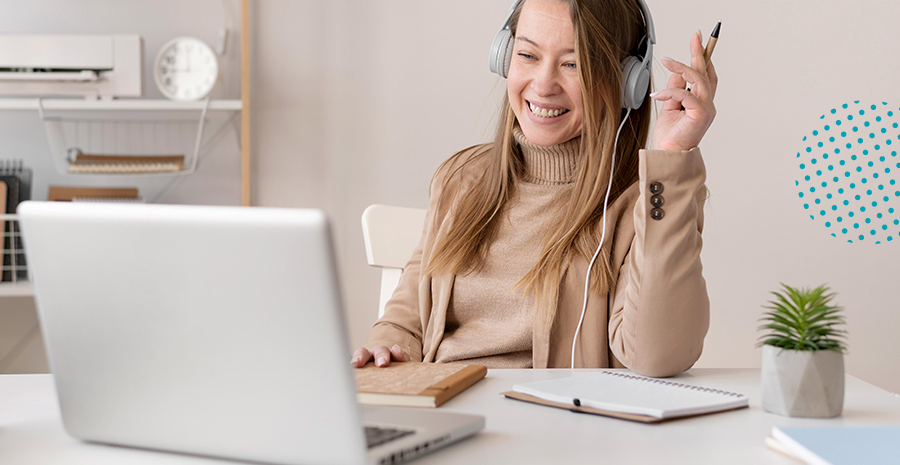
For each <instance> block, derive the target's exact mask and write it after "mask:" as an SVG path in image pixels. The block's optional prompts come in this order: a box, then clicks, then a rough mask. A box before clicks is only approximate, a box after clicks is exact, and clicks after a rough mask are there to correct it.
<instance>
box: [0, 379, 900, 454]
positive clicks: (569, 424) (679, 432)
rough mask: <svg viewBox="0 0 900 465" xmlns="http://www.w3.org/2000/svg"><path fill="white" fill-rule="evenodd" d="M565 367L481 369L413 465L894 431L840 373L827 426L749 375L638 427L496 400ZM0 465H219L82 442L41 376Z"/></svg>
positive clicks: (14, 405)
mask: <svg viewBox="0 0 900 465" xmlns="http://www.w3.org/2000/svg"><path fill="white" fill-rule="evenodd" d="M570 373H571V371H570V370H490V371H488V375H487V377H486V378H485V379H484V380H482V381H479V382H478V383H477V384H476V385H475V386H473V387H471V388H469V389H468V390H467V391H465V392H463V393H462V394H460V395H459V396H457V397H456V398H454V399H452V400H450V401H449V402H447V403H446V404H444V406H442V407H441V410H448V411H458V412H467V413H475V414H480V415H484V416H485V417H486V418H487V427H486V428H485V430H484V431H482V432H481V433H479V434H478V435H476V436H475V437H473V438H470V439H468V440H465V441H463V442H461V443H458V444H456V445H452V446H450V447H448V448H446V449H443V450H441V451H439V452H436V453H434V454H432V455H429V456H426V457H423V458H422V459H419V460H417V461H415V462H413V463H416V464H422V465H426V464H459V463H516V464H530V463H566V464H569V463H573V464H574V463H609V464H618V463H664V464H677V463H690V464H717V465H718V464H722V463H729V464H743V463H746V464H794V465H796V462H794V461H792V460H790V459H787V458H785V457H782V456H780V455H778V454H777V453H775V452H772V451H770V450H768V449H767V448H766V447H765V445H764V443H763V441H764V439H765V437H766V435H767V434H768V433H769V431H770V430H771V429H772V426H774V425H778V426H836V425H888V424H893V425H900V398H897V397H894V396H892V395H891V394H890V393H889V392H887V391H885V390H883V389H880V388H877V387H875V386H872V385H870V384H868V383H865V382H863V381H861V380H859V379H857V378H854V377H852V376H849V375H848V376H847V388H846V398H845V402H844V413H843V415H842V416H841V417H839V418H836V419H832V420H811V419H797V418H785V417H780V416H777V415H772V414H769V413H766V412H765V411H763V410H762V408H761V407H760V397H759V370H742V369H740V370H739V369H695V370H691V371H690V372H688V373H686V374H682V375H680V376H678V377H677V378H676V379H677V381H679V382H682V383H688V384H699V385H702V386H706V387H712V388H717V389H724V390H727V391H736V392H741V393H744V394H747V395H748V396H750V408H749V409H741V410H735V411H731V412H725V413H718V414H714V415H707V416H701V417H695V418H689V419H682V420H676V421H671V422H667V423H661V424H655V425H647V424H642V423H634V422H629V421H624V420H617V419H612V418H605V417H599V416H594V415H582V414H575V413H571V412H567V411H564V410H559V409H552V408H548V407H541V406H538V405H532V404H528V403H524V402H519V401H515V400H510V399H505V398H503V397H502V396H500V395H499V394H498V393H499V392H502V391H506V390H509V389H510V388H511V387H512V385H513V384H515V383H518V382H525V381H532V380H539V379H547V378H554V377H559V376H569V375H570ZM0 462H2V463H4V464H38V463H40V464H48V465H50V464H92V465H103V464H117V465H121V464H125V465H131V464H162V465H169V464H179V465H187V464H193V465H199V464H213V463H216V464H222V463H234V462H228V461H219V460H212V459H206V458H200V457H189V456H182V455H176V454H168V453H159V452H152V451H144V450H136V449H129V448H124V447H110V446H103V445H95V444H88V443H84V442H80V441H77V440H75V439H72V438H70V437H69V436H67V435H66V433H65V432H64V431H63V429H62V424H61V422H60V417H59V411H58V406H57V402H56V396H55V391H54V388H53V380H52V379H51V377H50V375H2V376H0Z"/></svg>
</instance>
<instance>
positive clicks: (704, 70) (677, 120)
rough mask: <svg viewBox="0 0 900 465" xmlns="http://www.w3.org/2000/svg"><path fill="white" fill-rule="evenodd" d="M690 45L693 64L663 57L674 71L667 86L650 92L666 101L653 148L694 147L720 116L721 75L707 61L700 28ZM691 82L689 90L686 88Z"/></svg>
mask: <svg viewBox="0 0 900 465" xmlns="http://www.w3.org/2000/svg"><path fill="white" fill-rule="evenodd" d="M690 47H691V66H687V65H685V64H684V63H679V62H677V61H675V60H672V59H671V58H665V57H664V58H663V59H662V64H663V66H665V67H666V68H667V69H668V70H669V71H671V72H672V73H673V74H672V76H671V77H670V78H669V84H668V86H667V87H666V88H665V89H664V90H661V91H659V92H654V93H652V94H650V98H652V99H654V100H658V101H660V102H664V103H663V106H662V111H660V112H659V118H658V119H657V120H656V127H655V128H654V129H653V148H656V149H661V150H690V149H692V148H694V147H696V146H697V145H699V144H700V139H703V135H704V134H706V130H707V129H709V126H710V125H711V124H712V122H713V119H714V118H715V117H716V107H715V105H713V98H715V96H716V86H717V85H718V83H719V78H718V76H717V75H716V70H715V68H714V67H713V65H712V62H710V63H709V65H707V64H706V60H705V59H704V57H703V54H704V50H703V42H702V40H701V38H700V31H697V33H696V34H694V35H693V36H691V45H690ZM688 83H690V84H691V90H689V91H688V90H685V84H688ZM682 107H684V108H682Z"/></svg>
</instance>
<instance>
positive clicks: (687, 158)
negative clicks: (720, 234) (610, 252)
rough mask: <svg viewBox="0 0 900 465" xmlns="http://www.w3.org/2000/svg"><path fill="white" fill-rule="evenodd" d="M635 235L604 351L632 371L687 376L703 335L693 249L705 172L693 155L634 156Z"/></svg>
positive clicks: (701, 292) (701, 286)
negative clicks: (636, 158) (636, 167)
mask: <svg viewBox="0 0 900 465" xmlns="http://www.w3.org/2000/svg"><path fill="white" fill-rule="evenodd" d="M639 158H640V162H639V163H640V167H639V173H640V174H639V181H638V183H639V188H640V191H639V195H638V199H637V203H636V204H635V206H634V213H633V215H634V229H635V234H634V238H633V240H632V243H631V248H630V250H629V252H628V254H627V256H626V257H625V261H624V263H623V264H622V267H621V268H620V270H619V277H618V284H617V286H616V293H615V298H614V301H613V306H612V309H611V312H610V319H609V345H610V349H611V350H612V352H613V354H614V355H615V357H616V358H617V359H619V360H620V361H621V362H622V363H623V364H625V366H627V367H629V368H630V369H631V370H632V371H634V372H637V373H640V374H643V375H647V376H655V377H663V376H672V375H675V374H678V373H681V372H683V371H685V370H688V369H689V368H690V367H691V366H693V364H694V363H695V362H696V361H697V359H698V358H700V353H701V352H702V350H703V339H704V337H705V336H706V332H707V330H708V328H709V296H708V295H707V291H706V281H705V280H704V279H703V266H702V265H701V263H700V249H701V247H702V245H703V240H702V238H701V236H700V234H701V232H702V230H703V205H704V203H705V199H706V187H705V185H704V182H705V181H706V168H705V166H704V164H703V158H702V157H701V155H700V149H699V148H696V147H695V148H694V149H692V150H688V151H667V150H641V151H640V157H639Z"/></svg>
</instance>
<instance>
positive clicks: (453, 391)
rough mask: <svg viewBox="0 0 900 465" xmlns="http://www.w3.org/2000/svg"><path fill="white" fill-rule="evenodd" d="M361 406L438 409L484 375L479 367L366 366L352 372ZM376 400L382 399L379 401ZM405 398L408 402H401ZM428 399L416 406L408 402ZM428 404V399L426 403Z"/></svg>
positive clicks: (416, 364)
mask: <svg viewBox="0 0 900 465" xmlns="http://www.w3.org/2000/svg"><path fill="white" fill-rule="evenodd" d="M354 373H355V375H356V390H357V392H358V393H359V396H358V398H359V401H360V403H367V404H377V405H399V406H423V405H428V406H430V407H438V406H440V405H441V404H443V403H444V402H446V401H448V400H450V399H451V398H453V396H455V395H457V394H459V393H460V392H462V391H464V390H466V388H468V387H469V386H471V385H473V384H475V383H476V382H477V381H478V380H480V379H481V378H484V376H485V375H486V374H487V368H486V367H484V366H481V365H455V364H444V363H420V362H393V363H391V364H390V365H388V366H386V367H383V368H379V367H376V366H375V364H374V363H371V362H370V363H369V364H367V365H366V366H364V367H362V368H357V369H355V370H354ZM378 396H383V397H382V398H381V399H378ZM404 397H406V398H407V399H406V400H404ZM421 397H424V398H430V399H433V401H427V402H422V399H417V400H418V402H415V401H412V402H411V399H410V398H421ZM426 400H428V399H426Z"/></svg>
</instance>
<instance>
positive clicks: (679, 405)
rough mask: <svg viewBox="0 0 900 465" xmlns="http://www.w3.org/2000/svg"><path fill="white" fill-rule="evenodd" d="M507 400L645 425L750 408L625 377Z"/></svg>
mask: <svg viewBox="0 0 900 465" xmlns="http://www.w3.org/2000/svg"><path fill="white" fill-rule="evenodd" d="M502 394H503V395H504V396H506V397H508V398H511V399H516V400H521V401H525V402H531V403H534V404H539V405H544V406H547V407H556V408H561V409H566V410H570V411H574V412H578V413H590V414H594V415H603V416H608V417H614V418H621V419H625V420H633V421H639V422H644V423H656V422H660V421H664V420H670V419H675V418H683V417H689V416H694V415H702V414H707V413H714V412H721V411H725V410H732V409H738V408H744V407H747V406H748V405H749V404H748V398H747V396H745V395H743V394H738V393H734V392H728V391H723V390H719V389H712V388H706V387H701V386H693V385H689V384H682V383H676V382H674V381H667V380H664V379H656V378H646V377H643V376H637V375H634V374H631V373H630V372H624V371H598V372H595V373H589V374H585V375H576V376H569V377H565V378H556V379H549V380H544V381H534V382H530V383H522V384H516V385H515V386H513V390H512V391H508V392H504V393H502Z"/></svg>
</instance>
